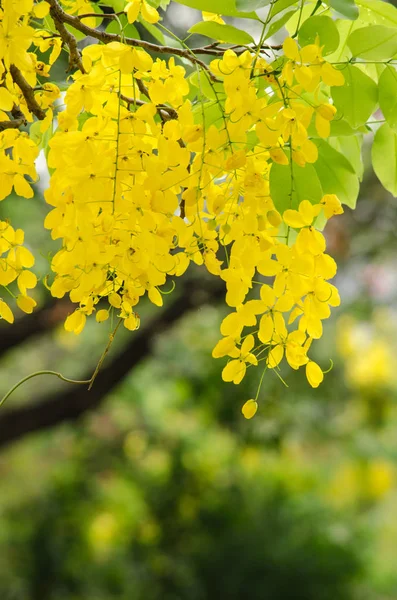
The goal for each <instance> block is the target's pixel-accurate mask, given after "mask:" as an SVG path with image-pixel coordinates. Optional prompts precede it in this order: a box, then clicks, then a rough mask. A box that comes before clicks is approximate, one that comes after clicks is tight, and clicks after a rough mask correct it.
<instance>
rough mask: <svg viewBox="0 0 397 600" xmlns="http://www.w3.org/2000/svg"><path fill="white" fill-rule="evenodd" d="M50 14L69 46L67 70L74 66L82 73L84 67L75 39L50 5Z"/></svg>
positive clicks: (64, 41)
mask: <svg viewBox="0 0 397 600" xmlns="http://www.w3.org/2000/svg"><path fill="white" fill-rule="evenodd" d="M50 15H51V17H52V20H53V21H54V24H55V27H56V29H57V31H58V33H59V35H60V36H61V38H62V41H63V43H64V44H66V46H68V48H69V71H71V70H72V69H73V68H74V67H77V68H78V69H79V70H80V71H81V72H82V73H85V69H84V67H83V63H82V61H81V56H80V52H79V49H78V47H77V40H76V38H75V37H74V35H72V34H71V33H70V32H69V31H68V30H67V29H66V27H65V25H64V24H63V21H62V19H61V18H60V16H59V11H57V10H56V9H54V7H53V6H52V5H51V8H50Z"/></svg>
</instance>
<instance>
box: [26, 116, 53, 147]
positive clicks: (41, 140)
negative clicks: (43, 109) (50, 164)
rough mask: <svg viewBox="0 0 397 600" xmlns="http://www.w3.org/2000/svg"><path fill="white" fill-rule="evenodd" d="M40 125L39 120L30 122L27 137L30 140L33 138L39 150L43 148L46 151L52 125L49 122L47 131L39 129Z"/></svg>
mask: <svg viewBox="0 0 397 600" xmlns="http://www.w3.org/2000/svg"><path fill="white" fill-rule="evenodd" d="M40 127H41V121H35V122H34V123H32V125H31V126H30V128H29V137H30V139H31V140H33V142H34V143H35V144H36V145H37V146H38V148H39V149H40V150H44V151H45V152H47V153H48V151H49V141H50V139H51V138H52V136H53V135H54V132H53V125H52V124H51V125H50V127H49V128H48V129H47V131H45V132H44V133H42V132H41V131H40Z"/></svg>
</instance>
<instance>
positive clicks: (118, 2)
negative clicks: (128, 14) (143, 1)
mask: <svg viewBox="0 0 397 600" xmlns="http://www.w3.org/2000/svg"><path fill="white" fill-rule="evenodd" d="M106 4H107V5H108V6H110V7H111V8H113V10H114V12H121V11H123V10H124V8H125V1H124V0H107V3H106Z"/></svg>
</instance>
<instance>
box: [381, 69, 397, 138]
mask: <svg viewBox="0 0 397 600" xmlns="http://www.w3.org/2000/svg"><path fill="white" fill-rule="evenodd" d="M378 88H379V106H380V108H381V111H382V112H383V116H384V117H385V119H386V121H387V122H388V123H389V125H390V127H392V128H393V129H394V128H397V72H396V70H395V68H394V67H392V66H391V65H387V66H386V68H385V70H384V71H383V73H382V74H381V76H380V78H379V86H378Z"/></svg>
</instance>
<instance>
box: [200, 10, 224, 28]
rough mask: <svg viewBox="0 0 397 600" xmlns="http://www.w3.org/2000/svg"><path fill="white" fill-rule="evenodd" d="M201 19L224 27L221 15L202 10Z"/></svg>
mask: <svg viewBox="0 0 397 600" xmlns="http://www.w3.org/2000/svg"><path fill="white" fill-rule="evenodd" d="M201 14H202V17H203V21H214V22H215V23H219V24H220V25H224V24H225V21H224V20H223V19H222V16H221V15H218V14H216V13H212V12H206V11H205V10H203V12H202V13H201Z"/></svg>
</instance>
